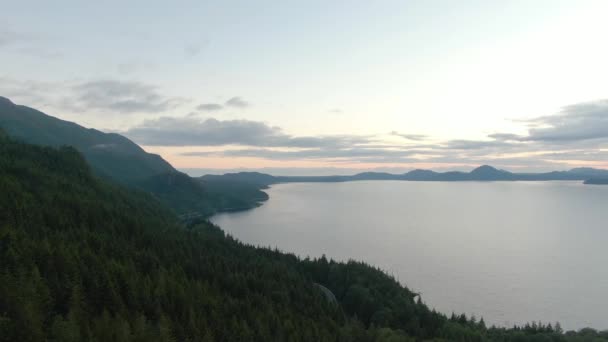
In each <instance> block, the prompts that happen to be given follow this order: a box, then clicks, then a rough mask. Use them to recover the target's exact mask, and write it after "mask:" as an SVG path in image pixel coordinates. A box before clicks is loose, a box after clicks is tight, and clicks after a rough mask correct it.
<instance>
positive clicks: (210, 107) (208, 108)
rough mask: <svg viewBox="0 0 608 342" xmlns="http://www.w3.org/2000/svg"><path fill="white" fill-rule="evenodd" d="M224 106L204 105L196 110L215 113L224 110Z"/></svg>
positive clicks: (216, 104) (215, 104)
mask: <svg viewBox="0 0 608 342" xmlns="http://www.w3.org/2000/svg"><path fill="white" fill-rule="evenodd" d="M223 108H224V106H222V105H221V104H218V103H203V104H200V105H199V106H198V107H196V110H200V111H203V112H215V111H218V110H222V109H223Z"/></svg>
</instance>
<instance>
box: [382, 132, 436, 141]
mask: <svg viewBox="0 0 608 342" xmlns="http://www.w3.org/2000/svg"><path fill="white" fill-rule="evenodd" d="M389 134H390V135H394V136H397V137H401V138H403V139H407V140H413V141H422V140H426V139H427V138H428V136H426V135H424V134H404V133H399V132H397V131H392V132H390V133H389Z"/></svg>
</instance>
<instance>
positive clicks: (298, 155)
mask: <svg viewBox="0 0 608 342" xmlns="http://www.w3.org/2000/svg"><path fill="white" fill-rule="evenodd" d="M416 154H418V152H417V151H414V150H401V151H400V150H386V149H378V148H365V147H355V148H333V147H329V148H314V149H299V150H276V149H270V148H263V149H237V150H225V151H203V152H196V151H195V152H184V153H182V155H184V156H199V157H207V156H222V157H257V158H265V159H279V160H300V159H347V160H353V159H356V160H358V161H366V162H368V161H373V162H396V161H400V162H403V161H412V160H413V159H411V158H409V157H412V156H414V155H416Z"/></svg>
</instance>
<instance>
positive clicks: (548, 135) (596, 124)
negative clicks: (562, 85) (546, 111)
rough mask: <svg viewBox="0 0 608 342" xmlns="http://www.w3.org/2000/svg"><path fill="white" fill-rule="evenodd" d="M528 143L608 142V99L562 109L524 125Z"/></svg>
mask: <svg viewBox="0 0 608 342" xmlns="http://www.w3.org/2000/svg"><path fill="white" fill-rule="evenodd" d="M528 124H529V126H530V129H529V136H528V137H527V139H528V140H532V141H553V142H558V141H570V142H574V141H583V140H591V139H608V99H604V100H599V101H593V102H583V103H577V104H573V105H569V106H566V107H564V108H563V109H562V111H561V112H560V113H558V114H556V115H550V116H542V117H538V118H534V119H532V120H529V121H528Z"/></svg>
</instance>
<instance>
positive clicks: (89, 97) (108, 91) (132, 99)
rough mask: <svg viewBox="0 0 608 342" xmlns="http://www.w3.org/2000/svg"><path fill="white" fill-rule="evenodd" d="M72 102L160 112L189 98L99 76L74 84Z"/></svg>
mask: <svg viewBox="0 0 608 342" xmlns="http://www.w3.org/2000/svg"><path fill="white" fill-rule="evenodd" d="M71 90H72V92H73V97H72V98H70V99H69V100H71V101H73V103H72V104H71V106H75V107H76V108H82V109H85V110H86V109H97V110H105V111H111V112H117V113H136V112H140V113H159V112H164V111H167V110H170V109H173V108H175V107H177V106H178V105H180V104H183V103H184V102H185V101H184V99H182V98H178V97H169V96H165V95H162V94H160V93H159V92H158V89H157V87H155V86H152V85H149V84H144V83H140V82H129V81H116V80H98V81H90V82H84V83H79V84H76V85H74V86H72V89H71Z"/></svg>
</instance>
